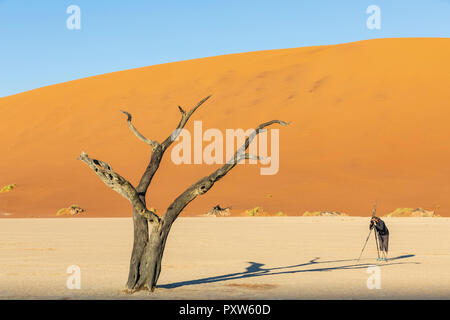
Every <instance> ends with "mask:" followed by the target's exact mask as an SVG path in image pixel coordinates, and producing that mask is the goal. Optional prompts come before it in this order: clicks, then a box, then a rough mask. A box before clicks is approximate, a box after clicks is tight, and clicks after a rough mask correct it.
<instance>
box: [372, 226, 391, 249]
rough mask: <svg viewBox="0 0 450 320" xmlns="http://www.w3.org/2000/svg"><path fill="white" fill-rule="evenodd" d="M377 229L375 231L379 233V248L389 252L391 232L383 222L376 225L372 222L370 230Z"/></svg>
mask: <svg viewBox="0 0 450 320" xmlns="http://www.w3.org/2000/svg"><path fill="white" fill-rule="evenodd" d="M373 227H375V230H376V232H377V236H378V240H379V246H380V250H381V251H383V250H384V251H386V252H388V248H389V230H388V228H387V227H386V224H385V223H384V221H383V220H381V219H380V220H378V223H377V224H376V225H375V223H374V221H373V220H371V221H370V226H369V229H373Z"/></svg>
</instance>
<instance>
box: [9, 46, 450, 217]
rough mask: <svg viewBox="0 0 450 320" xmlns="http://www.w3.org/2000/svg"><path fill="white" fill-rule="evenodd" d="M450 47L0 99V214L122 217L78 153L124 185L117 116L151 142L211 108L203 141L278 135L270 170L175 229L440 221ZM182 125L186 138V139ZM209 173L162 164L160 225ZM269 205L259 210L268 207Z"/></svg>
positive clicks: (367, 49) (449, 151)
mask: <svg viewBox="0 0 450 320" xmlns="http://www.w3.org/2000/svg"><path fill="white" fill-rule="evenodd" d="M448 57H450V39H437V38H436V39H379V40H369V41H361V42H356V43H348V44H342V45H333V46H320V47H308V48H296V49H285V50H272V51H261V52H251V53H243V54H234V55H227V56H219V57H211V58H206V59H198V60H191V61H183V62H177V63H170V64H164V65H157V66H151V67H146V68H140V69H134V70H128V71H122V72H115V73H110V74H105V75H100V76H96V77H91V78H86V79H81V80H76V81H71V82H67V83H62V84H58V85H54V86H49V87H45V88H40V89H37V90H33V91H29V92H24V93H21V94H18V95H14V96H9V97H5V98H2V99H0V114H1V117H0V146H1V152H0V153H1V156H0V186H3V185H6V184H10V183H15V184H17V188H16V190H15V191H13V192H10V193H8V194H0V216H4V215H2V214H1V213H2V212H3V213H4V212H9V213H13V215H11V216H10V217H23V216H27V217H32V216H34V217H38V216H40V217H45V216H55V214H56V212H57V211H58V210H59V209H61V208H65V207H68V206H70V205H72V204H77V205H79V206H81V207H83V208H85V209H86V210H87V213H86V214H87V216H111V217H112V216H130V207H129V204H128V202H127V201H126V200H125V199H123V198H121V196H120V195H118V194H117V193H115V192H113V191H112V190H110V189H109V188H107V187H106V186H105V185H104V184H103V183H102V182H101V181H100V180H99V179H98V178H97V176H95V175H94V174H93V172H91V171H90V170H89V169H88V168H87V167H86V166H85V165H84V164H83V163H82V162H81V161H77V160H76V158H77V156H78V155H79V154H80V152H81V151H82V150H85V151H86V152H87V153H88V154H89V155H90V156H93V157H96V158H98V159H101V160H103V161H106V162H108V163H109V164H111V166H112V167H113V168H114V169H115V170H116V171H117V172H119V173H120V174H121V175H123V176H125V177H127V178H128V179H129V180H130V181H131V182H132V183H133V184H136V183H137V181H138V179H139V177H140V174H141V173H142V171H143V170H144V168H145V166H146V164H147V161H148V158H149V155H150V150H149V148H148V147H147V146H146V145H145V144H143V143H142V142H141V141H139V140H138V139H136V137H135V136H133V135H132V134H131V132H130V131H129V129H128V127H127V125H126V122H125V117H124V115H123V114H121V113H120V112H119V110H120V109H125V110H127V111H129V112H130V113H132V114H133V116H134V124H135V125H136V127H137V128H139V129H140V131H141V132H143V133H144V134H145V135H146V136H148V137H151V138H154V139H157V140H159V141H162V140H163V139H164V138H165V137H166V136H167V135H168V134H169V133H170V132H171V131H172V130H173V128H174V127H175V126H176V124H177V123H178V120H179V111H178V108H177V105H179V104H180V105H182V106H184V107H185V108H188V107H191V106H193V105H194V104H195V103H196V102H197V101H198V100H200V99H201V98H203V97H205V96H206V95H208V94H212V95H213V97H212V98H211V99H210V100H209V101H208V102H207V103H206V104H205V105H204V106H202V107H201V109H199V110H198V112H197V113H196V114H195V115H194V117H193V119H192V120H203V130H206V129H208V128H219V129H221V130H225V129H226V128H244V129H248V128H252V127H254V126H256V125H257V124H259V123H261V122H264V121H267V120H270V119H282V120H286V121H292V124H291V125H290V126H289V127H286V128H284V127H283V128H280V170H279V172H278V174H276V175H273V176H262V175H260V174H259V165H246V166H239V167H237V168H236V169H234V171H232V172H231V173H230V174H229V175H228V176H226V177H225V178H224V179H223V180H222V181H220V182H219V183H218V184H217V185H216V186H215V187H214V188H213V189H212V190H211V191H210V192H209V193H208V194H206V195H205V196H202V197H200V198H198V199H197V200H196V201H194V202H193V203H191V204H190V205H189V206H188V207H187V208H186V209H185V212H184V213H183V214H184V215H198V214H201V213H204V212H206V211H208V210H209V209H210V208H211V207H212V206H213V205H216V204H220V205H221V206H232V208H233V210H232V212H233V213H234V214H240V213H241V212H242V211H243V210H244V209H248V208H253V207H255V206H262V207H263V208H264V209H265V211H268V212H271V213H276V212H278V211H283V212H284V213H287V214H288V215H297V214H303V212H305V211H307V210H309V211H319V210H332V211H340V212H346V213H348V214H351V215H368V214H369V213H370V210H371V207H372V205H373V202H374V200H375V199H377V200H378V204H379V206H378V208H379V212H380V213H387V212H390V211H393V210H394V209H395V208H397V207H412V208H414V207H423V208H425V209H430V210H434V209H436V208H438V209H437V213H438V214H440V215H443V216H445V215H448V214H449V209H450V197H449V194H450V180H449V174H450V169H449V168H450V165H449V163H450V147H449V142H448V141H449V138H450V125H449V120H450V102H449V101H450V90H449V80H450V60H449V59H448ZM192 128H193V121H191V123H190V124H189V125H188V126H187V129H189V130H190V131H191V132H192ZM215 167H216V166H208V165H188V166H186V165H184V166H176V165H174V164H173V163H172V162H171V160H170V150H169V152H168V153H167V154H166V158H165V159H164V160H163V162H162V165H161V167H160V171H159V172H158V173H157V175H156V176H155V179H154V181H153V184H152V186H151V188H150V189H149V196H148V202H149V206H151V207H155V208H156V209H157V210H158V211H159V212H161V211H163V210H164V209H165V208H166V207H167V206H168V204H169V203H170V201H171V200H173V199H174V198H175V197H176V196H177V195H178V194H179V193H180V192H181V191H183V190H184V189H185V188H186V187H187V186H189V185H190V184H191V183H193V182H194V181H196V180H197V179H198V178H200V177H202V176H204V175H205V174H207V173H209V172H210V171H212V170H213V169H214V168H215ZM270 195H271V196H270Z"/></svg>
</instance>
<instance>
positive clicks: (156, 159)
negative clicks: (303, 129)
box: [78, 96, 288, 292]
mask: <svg viewBox="0 0 450 320" xmlns="http://www.w3.org/2000/svg"><path fill="white" fill-rule="evenodd" d="M209 98H210V97H209V96H208V97H206V98H205V99H203V100H201V101H200V102H199V103H198V104H197V105H196V106H195V107H194V108H192V109H191V110H190V111H189V112H186V111H185V110H184V109H183V108H181V107H178V108H179V110H180V112H181V119H180V122H179V123H178V126H177V127H176V129H175V130H174V131H173V132H172V134H171V135H170V136H168V137H167V138H166V140H164V141H163V142H162V143H159V142H157V141H154V140H150V139H147V138H146V137H145V136H144V135H142V134H141V133H140V132H139V131H138V130H137V129H136V128H135V127H134V125H133V124H132V123H131V120H132V116H131V114H129V113H128V112H126V111H122V112H123V113H124V114H125V115H127V123H128V126H129V128H130V129H131V131H132V132H133V133H134V134H135V135H136V136H137V137H138V138H139V139H140V140H141V141H143V142H144V143H146V144H147V145H149V146H151V147H152V153H151V158H150V162H149V164H148V166H147V168H146V170H145V172H144V174H143V175H142V177H141V180H140V182H139V185H138V186H137V187H136V188H135V187H134V186H133V185H131V183H130V182H128V181H127V180H126V179H124V178H123V177H122V176H120V175H119V174H118V173H117V172H115V171H114V170H113V169H112V168H111V166H110V165H109V164H107V163H106V162H103V161H100V160H97V159H92V158H90V157H89V156H88V155H87V154H86V153H85V152H84V151H83V152H82V153H81V155H80V156H79V157H78V158H79V159H80V160H81V161H83V162H84V163H86V164H87V165H88V166H89V167H90V168H91V169H92V170H93V171H94V172H95V174H96V175H97V176H98V177H99V178H100V179H101V180H102V181H103V182H104V183H105V184H106V185H107V186H108V187H110V188H111V189H113V190H114V191H116V192H118V193H119V194H121V195H122V196H123V197H125V198H126V199H128V201H130V203H131V206H132V208H133V228H134V241H133V251H132V253H131V259H130V270H129V274H128V281H127V289H128V290H129V291H131V292H134V291H137V290H141V289H148V290H151V291H153V290H154V289H155V288H156V284H157V282H158V278H159V274H160V272H161V262H162V257H163V254H164V248H165V246H166V241H167V237H168V235H169V231H170V228H171V227H172V224H173V223H174V221H175V220H176V219H177V218H178V216H179V214H180V213H181V211H182V210H183V209H184V208H185V207H186V206H187V205H188V204H189V203H190V202H191V201H193V200H194V199H195V198H197V196H199V195H202V194H205V193H206V192H208V190H209V189H211V188H212V187H213V185H214V183H216V182H217V181H218V180H220V179H221V178H223V177H224V176H225V175H226V174H227V173H228V172H230V170H231V169H233V168H234V167H235V166H236V164H238V163H239V162H240V161H241V160H244V159H255V158H256V159H259V157H258V156H254V155H250V154H248V153H246V150H247V149H248V147H249V145H250V143H251V142H252V140H253V139H254V138H255V137H256V135H258V134H259V133H260V132H262V131H263V130H264V129H265V128H266V127H268V126H270V125H272V124H281V125H283V126H286V125H288V123H286V122H284V121H280V120H272V121H269V122H265V123H262V124H260V125H259V126H258V127H257V128H256V129H255V130H254V131H253V132H252V133H251V134H250V135H249V136H248V137H247V139H246V140H245V143H244V144H243V145H242V146H241V147H240V148H239V149H238V150H237V152H236V153H235V154H234V156H233V158H232V159H229V160H228V161H227V163H226V164H225V165H223V166H222V167H220V168H219V169H217V170H216V171H214V172H213V173H211V174H210V175H208V176H206V177H204V178H202V179H200V180H198V181H197V182H196V183H194V184H193V185H191V186H190V187H189V188H187V189H186V190H185V191H184V192H183V193H181V194H180V195H179V196H178V197H177V198H176V199H175V200H174V201H173V202H172V204H170V205H169V207H168V208H167V210H166V213H165V214H164V216H162V217H159V216H158V215H157V214H156V213H155V212H154V211H151V210H148V209H147V206H146V201H145V195H146V193H147V190H148V187H149V185H150V183H151V181H152V179H153V176H154V175H155V173H156V171H157V170H158V168H159V165H160V162H161V160H162V158H163V155H164V152H165V151H166V150H167V149H168V148H169V147H170V145H171V144H172V143H173V142H174V141H175V140H176V139H177V137H178V136H179V134H180V132H181V129H183V128H184V126H185V125H186V123H187V122H188V120H189V118H190V117H191V116H192V114H193V113H194V112H195V111H196V110H197V109H198V108H199V107H200V106H201V105H202V104H203V103H204V102H205V101H206V100H208V99H209ZM149 226H150V231H149Z"/></svg>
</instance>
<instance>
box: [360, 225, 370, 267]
mask: <svg viewBox="0 0 450 320" xmlns="http://www.w3.org/2000/svg"><path fill="white" fill-rule="evenodd" d="M371 233H372V229H370V231H369V235H368V236H367V238H366V242H364V246H363V248H362V250H361V253H360V254H359V257H358V260H357V262H359V259H361V256H362V254H363V252H364V249H365V248H366V244H367V241H369V238H370V234H371Z"/></svg>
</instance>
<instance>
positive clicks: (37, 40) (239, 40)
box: [0, 0, 450, 97]
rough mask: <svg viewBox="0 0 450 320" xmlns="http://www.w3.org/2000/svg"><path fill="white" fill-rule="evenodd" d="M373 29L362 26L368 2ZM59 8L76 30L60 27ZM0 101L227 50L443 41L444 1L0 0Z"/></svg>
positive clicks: (447, 17)
mask: <svg viewBox="0 0 450 320" xmlns="http://www.w3.org/2000/svg"><path fill="white" fill-rule="evenodd" d="M372 4H375V5H378V6H379V7H380V9H381V30H369V29H368V28H367V27H366V20H367V18H368V16H369V15H368V14H367V13H366V8H367V7H368V6H369V5H372ZM69 5H78V6H79V7H80V8H81V30H69V29H67V27H66V20H67V18H68V17H69V14H67V13H66V9H67V7H68V6H69ZM0 35H1V39H0V46H1V47H0V97H2V96H7V95H11V94H15V93H19V92H23V91H26V90H30V89H34V88H38V87H42V86H46V85H50V84H55V83H59V82H64V81H69V80H73V79H78V78H83V77H87V76H92V75H97V74H102V73H107V72H113V71H118V70H125V69H130V68H136V67H143V66H149V65H154V64H160V63H165V62H172V61H179V60H186V59H193V58H201V57H207V56H214V55H222V54H228V53H236V52H246V51H256V50H265V49H278V48H292V47H302V46H311V45H323V44H336V43H343V42H350V41H356V40H363V39H371V38H386V37H450V0H426V1H425V0H420V1H419V0H408V1H407V0H388V1H379V0H371V1H365V0H353V1H352V0H341V1H338V0H329V1H327V0H309V1H304V0H277V1H275V0H270V1H268V0H146V1H144V0H128V1H125V0H120V1H119V0H71V1H65V0H40V1H34V0H0Z"/></svg>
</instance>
